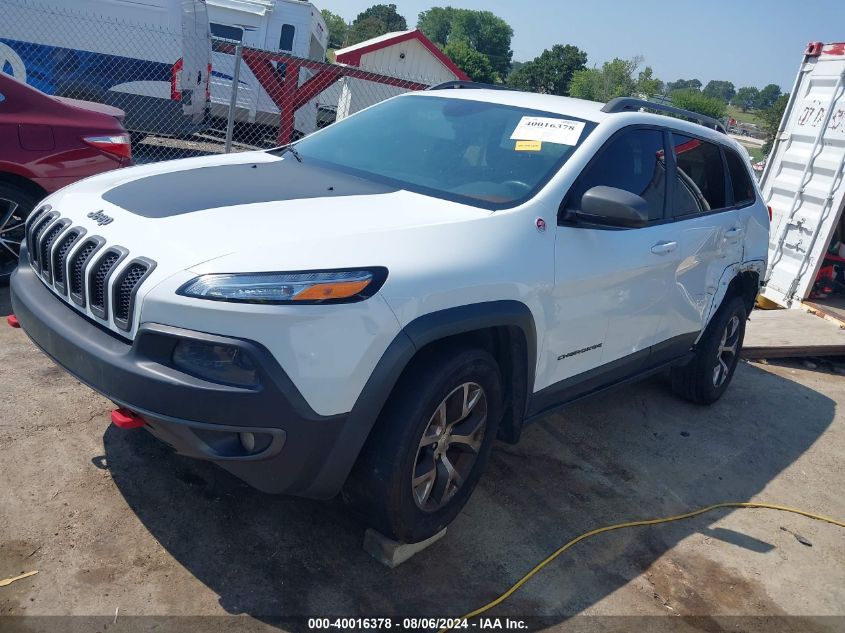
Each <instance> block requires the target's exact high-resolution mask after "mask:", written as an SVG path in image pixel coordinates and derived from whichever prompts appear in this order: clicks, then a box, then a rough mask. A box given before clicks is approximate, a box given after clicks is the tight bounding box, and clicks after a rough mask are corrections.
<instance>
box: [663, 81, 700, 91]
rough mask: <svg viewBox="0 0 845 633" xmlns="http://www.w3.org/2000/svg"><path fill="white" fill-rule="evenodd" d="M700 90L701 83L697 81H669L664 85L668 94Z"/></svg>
mask: <svg viewBox="0 0 845 633" xmlns="http://www.w3.org/2000/svg"><path fill="white" fill-rule="evenodd" d="M690 88H692V89H693V90H701V82H700V81H699V80H698V79H678V81H670V82H669V83H667V84H666V89H667V90H668V91H669V92H674V91H675V90H688V89H690Z"/></svg>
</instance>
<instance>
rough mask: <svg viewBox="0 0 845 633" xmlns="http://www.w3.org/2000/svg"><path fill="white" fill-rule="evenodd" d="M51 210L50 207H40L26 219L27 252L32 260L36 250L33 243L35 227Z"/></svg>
mask: <svg viewBox="0 0 845 633" xmlns="http://www.w3.org/2000/svg"><path fill="white" fill-rule="evenodd" d="M49 210H50V205H47V206H44V207H40V208H38V209H36V210H35V211H33V212H32V213H30V214H29V217H28V218H27V219H26V250H28V251H29V253H30V255H29V257H30V260H31V259H32V258H33V256H34V254H33V251H34V250H35V249H34V247H33V243H32V234H33V233H34V232H35V225H36V224H38V223H39V222H40V221H41V220H42V219H44V215H45V214H46V213H47V212H48V211H49Z"/></svg>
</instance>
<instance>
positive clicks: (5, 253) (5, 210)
mask: <svg viewBox="0 0 845 633" xmlns="http://www.w3.org/2000/svg"><path fill="white" fill-rule="evenodd" d="M25 221H26V217H25V212H24V209H23V208H22V207H21V206H20V205H19V204H18V203H17V202H15V201H14V200H8V199H6V198H0V273H5V272H7V271H6V269H7V268H8V269H10V270H11V269H12V268H14V267H15V266H16V265H17V261H18V257H19V256H20V252H21V242H22V241H23V237H24V223H25Z"/></svg>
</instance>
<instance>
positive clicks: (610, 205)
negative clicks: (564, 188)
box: [575, 186, 648, 227]
mask: <svg viewBox="0 0 845 633" xmlns="http://www.w3.org/2000/svg"><path fill="white" fill-rule="evenodd" d="M575 215H576V217H577V218H578V219H579V220H583V221H585V222H590V223H592V224H608V225H610V226H621V227H638V226H645V225H646V224H647V223H648V202H646V201H645V200H644V199H643V198H642V197H640V196H638V195H637V194H635V193H631V192H630V191H625V190H624V189H617V188H616V187H605V186H599V187H593V188H592V189H588V190H587V191H586V192H585V193H584V195H583V196H582V197H581V210H580V211H578V212H577V213H576V214H575Z"/></svg>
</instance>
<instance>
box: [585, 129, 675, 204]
mask: <svg viewBox="0 0 845 633" xmlns="http://www.w3.org/2000/svg"><path fill="white" fill-rule="evenodd" d="M600 185H604V186H606V187H616V188H617V189H624V190H625V191H629V192H631V193H635V194H637V195H638V196H640V197H642V198H644V199H645V200H646V202H648V205H649V213H648V217H649V219H651V220H659V219H662V218H663V206H664V202H665V200H666V163H665V154H664V150H663V132H661V131H660V130H648V129H635V130H629V131H627V132H622V133H621V134H619V135H618V136H616V137H615V138H614V139H613V140H611V141H610V143H609V144H608V145H606V146H605V147H604V148H603V149H602V151H601V153H600V154H599V155H598V158H596V160H595V161H594V162H593V163H592V164H590V165H589V166H588V167H587V169H586V170H585V171H584V173H582V174H581V176H580V178H579V179H578V181H577V182H576V183H575V186H574V187H573V188H572V190H571V192H570V194H569V201H568V206H569V208H570V209H578V208H580V206H581V197H582V196H583V195H584V193H585V192H587V191H588V190H589V189H592V188H593V187H598V186H600Z"/></svg>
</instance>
